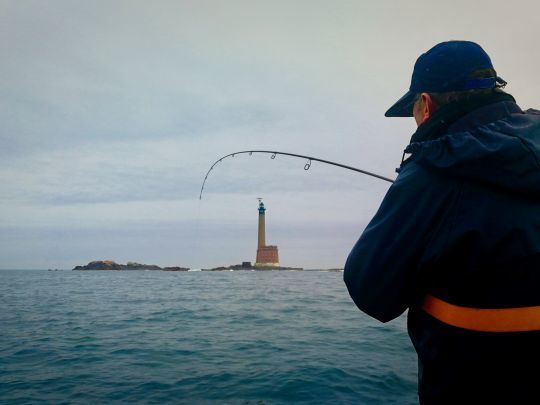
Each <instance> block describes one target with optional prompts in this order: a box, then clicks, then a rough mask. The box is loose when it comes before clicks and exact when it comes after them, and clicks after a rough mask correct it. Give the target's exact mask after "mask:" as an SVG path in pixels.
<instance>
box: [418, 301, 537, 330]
mask: <svg viewBox="0 0 540 405" xmlns="http://www.w3.org/2000/svg"><path fill="white" fill-rule="evenodd" d="M422 309H423V310H424V311H426V312H427V313H428V314H430V315H431V316H433V317H434V318H436V319H438V320H439V321H441V322H444V323H446V324H448V325H452V326H456V327H458V328H462V329H469V330H474V331H478V332H527V331H533V330H540V306H535V307H519V308H501V309H484V308H470V307H461V306H459V305H454V304H450V303H448V302H445V301H443V300H441V299H439V298H436V297H434V296H433V295H429V294H428V295H427V296H426V298H425V299H424V303H423V304H422Z"/></svg>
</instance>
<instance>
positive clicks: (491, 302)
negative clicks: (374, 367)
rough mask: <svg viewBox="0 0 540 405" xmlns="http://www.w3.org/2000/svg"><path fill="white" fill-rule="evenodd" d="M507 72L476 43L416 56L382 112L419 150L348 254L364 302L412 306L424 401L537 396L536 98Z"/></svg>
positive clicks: (349, 275)
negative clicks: (523, 97) (405, 120)
mask: <svg viewBox="0 0 540 405" xmlns="http://www.w3.org/2000/svg"><path fill="white" fill-rule="evenodd" d="M505 84H506V82H504V80H502V79H501V78H500V77H498V76H497V74H496V72H495V69H494V68H493V65H492V63H491V60H490V58H489V56H488V55H487V54H486V53H485V52H484V50H483V49H482V48H481V47H480V46H479V45H477V44H475V43H473V42H468V41H450V42H444V43H441V44H438V45H436V46H435V47H433V48H432V49H430V50H429V51H427V52H426V53H425V54H423V55H421V56H420V57H419V58H418V60H417V61H416V64H415V66H414V71H413V75H412V80H411V86H410V90H409V91H408V92H407V93H406V94H405V96H403V97H402V98H401V99H400V100H399V101H398V102H397V103H395V104H394V105H393V106H392V107H391V108H390V109H389V110H388V111H387V112H386V114H385V115H386V116H388V117H414V118H415V120H416V122H417V124H418V128H417V130H416V132H415V133H414V134H413V136H412V138H411V142H410V144H409V145H408V146H407V148H406V149H405V152H406V153H408V154H410V156H409V157H408V158H407V159H406V160H404V161H403V162H402V164H401V167H400V169H398V172H399V175H398V177H397V179H396V181H395V182H394V184H393V185H392V186H391V187H390V189H389V190H388V193H387V194H386V196H385V198H384V200H383V202H382V204H381V206H380V208H379V210H378V212H377V214H376V215H375V217H374V218H373V219H372V220H371V222H370V223H369V225H368V226H367V227H366V229H365V230H364V232H363V234H362V235H361V237H360V239H359V240H358V242H357V243H356V245H355V246H354V248H353V250H352V251H351V253H350V255H349V257H348V259H347V263H346V265H345V272H344V279H345V283H346V285H347V288H348V290H349V293H350V295H351V297H352V299H353V300H354V302H355V303H356V305H357V306H358V308H360V309H361V310H362V311H364V312H365V313H367V314H368V315H370V316H372V317H374V318H376V319H378V320H380V321H382V322H387V321H390V320H392V319H394V318H396V317H397V316H399V315H400V314H402V313H403V312H404V311H405V310H406V309H407V308H409V312H408V331H409V336H410V338H411V340H412V342H413V345H414V347H415V349H416V351H417V354H418V368H419V370H418V376H419V398H420V402H421V403H426V404H431V403H435V404H441V403H452V404H463V403H476V404H481V403H489V404H493V403H505V404H516V403H529V402H531V403H532V402H534V403H540V402H539V401H540V391H538V390H537V389H536V388H537V387H536V385H537V384H540V371H539V370H540V111H536V110H527V111H522V110H521V109H520V107H518V105H517V104H516V102H515V100H514V98H513V97H512V96H511V95H509V94H507V93H504V92H503V91H502V87H504V85H505ZM404 156H405V155H404Z"/></svg>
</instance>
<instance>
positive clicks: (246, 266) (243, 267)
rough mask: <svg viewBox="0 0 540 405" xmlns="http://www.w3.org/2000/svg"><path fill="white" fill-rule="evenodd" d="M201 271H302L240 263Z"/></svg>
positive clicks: (297, 268)
mask: <svg viewBox="0 0 540 405" xmlns="http://www.w3.org/2000/svg"><path fill="white" fill-rule="evenodd" d="M201 270H202V271H225V270H304V269H303V268H301V267H284V266H252V265H251V262H242V264H232V265H230V266H227V267H224V266H221V267H213V268H211V269H201Z"/></svg>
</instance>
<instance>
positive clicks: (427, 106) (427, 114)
mask: <svg viewBox="0 0 540 405" xmlns="http://www.w3.org/2000/svg"><path fill="white" fill-rule="evenodd" d="M420 98H421V100H422V101H421V103H420V105H421V106H422V110H421V113H422V124H423V123H424V122H426V121H427V120H428V119H430V118H431V116H432V115H433V114H434V113H435V111H436V110H437V105H436V104H435V102H434V101H433V99H432V98H431V96H430V95H429V93H422V94H420Z"/></svg>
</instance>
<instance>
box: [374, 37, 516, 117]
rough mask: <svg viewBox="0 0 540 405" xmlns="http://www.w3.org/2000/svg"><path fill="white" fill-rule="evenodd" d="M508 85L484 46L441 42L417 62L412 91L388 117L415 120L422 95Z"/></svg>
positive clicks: (464, 42)
mask: <svg viewBox="0 0 540 405" xmlns="http://www.w3.org/2000/svg"><path fill="white" fill-rule="evenodd" d="M504 84H506V82H505V81H504V80H502V79H501V78H500V77H497V73H496V72H495V69H494V68H493V64H492V63H491V59H490V58H489V56H488V54H487V53H486V52H485V51H484V50H483V49H482V47H481V46H480V45H478V44H476V43H474V42H470V41H448V42H441V43H440V44H437V45H435V46H434V47H433V48H431V49H430V50H429V51H427V52H426V53H424V54H422V55H420V57H419V58H418V59H417V60H416V63H415V64H414V70H413V74H412V78H411V86H410V87H409V91H408V92H407V93H405V95H404V96H403V97H401V98H400V99H399V100H398V101H397V102H396V103H395V104H394V105H393V106H392V107H390V108H389V109H388V111H386V113H385V114H384V115H385V116H386V117H412V116H413V111H412V110H413V105H414V102H415V99H416V97H415V96H416V95H417V94H419V93H445V92H449V91H463V90H472V89H489V88H495V87H501V86H503V85H504Z"/></svg>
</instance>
